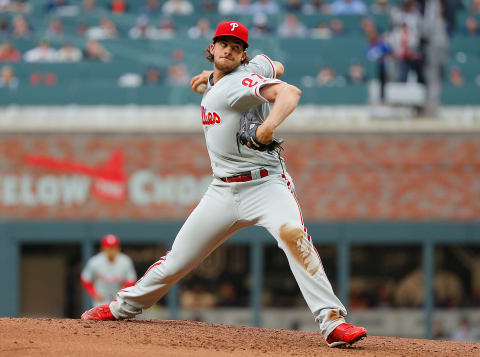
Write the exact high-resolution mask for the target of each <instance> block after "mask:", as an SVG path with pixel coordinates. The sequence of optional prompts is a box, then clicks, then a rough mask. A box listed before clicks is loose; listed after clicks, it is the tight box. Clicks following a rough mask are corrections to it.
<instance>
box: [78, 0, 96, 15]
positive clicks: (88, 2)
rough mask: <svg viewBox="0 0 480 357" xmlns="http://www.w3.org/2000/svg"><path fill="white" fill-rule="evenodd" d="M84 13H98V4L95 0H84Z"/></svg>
mask: <svg viewBox="0 0 480 357" xmlns="http://www.w3.org/2000/svg"><path fill="white" fill-rule="evenodd" d="M82 9H83V11H84V12H89V13H92V12H94V11H97V10H98V8H97V3H96V1H95V0H83V8H82Z"/></svg>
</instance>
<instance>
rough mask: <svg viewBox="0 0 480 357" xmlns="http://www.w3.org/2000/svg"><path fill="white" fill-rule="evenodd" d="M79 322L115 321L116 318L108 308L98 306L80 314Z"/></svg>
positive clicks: (107, 306)
mask: <svg viewBox="0 0 480 357" xmlns="http://www.w3.org/2000/svg"><path fill="white" fill-rule="evenodd" d="M80 319H81V320H96V321H115V320H116V318H115V316H113V314H112V312H111V311H110V306H109V305H108V304H106V305H100V306H97V307H94V308H93V309H90V310H87V311H85V312H84V313H83V314H82V317H81V318H80Z"/></svg>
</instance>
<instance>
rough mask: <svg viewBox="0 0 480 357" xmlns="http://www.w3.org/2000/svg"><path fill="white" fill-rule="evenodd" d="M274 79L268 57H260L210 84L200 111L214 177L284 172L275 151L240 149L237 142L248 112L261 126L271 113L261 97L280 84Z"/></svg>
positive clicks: (266, 102) (272, 68)
mask: <svg viewBox="0 0 480 357" xmlns="http://www.w3.org/2000/svg"><path fill="white" fill-rule="evenodd" d="M275 75H276V73H275V67H274V66H273V63H272V61H271V60H270V59H269V58H268V57H267V56H265V55H258V56H256V57H255V58H253V59H252V60H251V61H250V63H249V64H248V65H241V66H240V67H238V68H237V69H236V70H235V71H233V72H232V73H230V74H229V75H228V76H225V77H223V78H222V79H220V80H219V81H218V83H215V85H212V83H211V80H210V81H209V83H208V85H207V89H206V90H205V93H204V95H203V99H202V104H201V110H202V124H203V129H204V132H205V139H206V143H207V149H208V154H209V156H210V161H211V165H212V170H213V175H214V176H216V177H227V176H234V175H235V174H238V173H240V172H246V171H251V170H255V169H258V168H259V167H263V168H266V169H267V170H268V171H269V172H271V173H281V172H282V164H283V162H282V159H281V158H280V155H279V154H278V153H277V152H276V151H271V152H266V151H264V152H261V151H256V150H250V149H248V148H247V147H246V146H243V145H239V144H238V142H237V138H236V134H237V132H238V130H239V127H240V118H241V116H242V115H245V113H246V112H251V113H253V114H254V115H255V117H256V118H257V119H258V120H259V121H261V122H263V121H264V120H265V118H266V117H267V116H268V114H269V113H270V105H269V103H268V101H267V100H266V99H265V98H263V97H262V96H261V95H260V89H261V88H262V87H263V86H266V85H269V84H272V83H281V81H280V80H278V79H275ZM223 93H225V94H226V95H222V94H223Z"/></svg>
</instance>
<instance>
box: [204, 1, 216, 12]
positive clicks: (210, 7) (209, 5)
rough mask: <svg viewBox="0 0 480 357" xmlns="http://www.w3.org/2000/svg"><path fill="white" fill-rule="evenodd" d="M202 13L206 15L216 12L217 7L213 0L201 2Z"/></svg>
mask: <svg viewBox="0 0 480 357" xmlns="http://www.w3.org/2000/svg"><path fill="white" fill-rule="evenodd" d="M202 11H203V12H206V13H214V12H216V11H217V6H216V4H215V1H214V0H202Z"/></svg>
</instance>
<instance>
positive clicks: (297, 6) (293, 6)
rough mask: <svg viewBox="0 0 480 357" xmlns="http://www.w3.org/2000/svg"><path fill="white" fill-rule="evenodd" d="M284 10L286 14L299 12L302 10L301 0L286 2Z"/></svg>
mask: <svg viewBox="0 0 480 357" xmlns="http://www.w3.org/2000/svg"><path fill="white" fill-rule="evenodd" d="M285 9H286V10H287V12H299V11H300V10H301V9H302V0H288V2H287V4H286V5H285Z"/></svg>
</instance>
